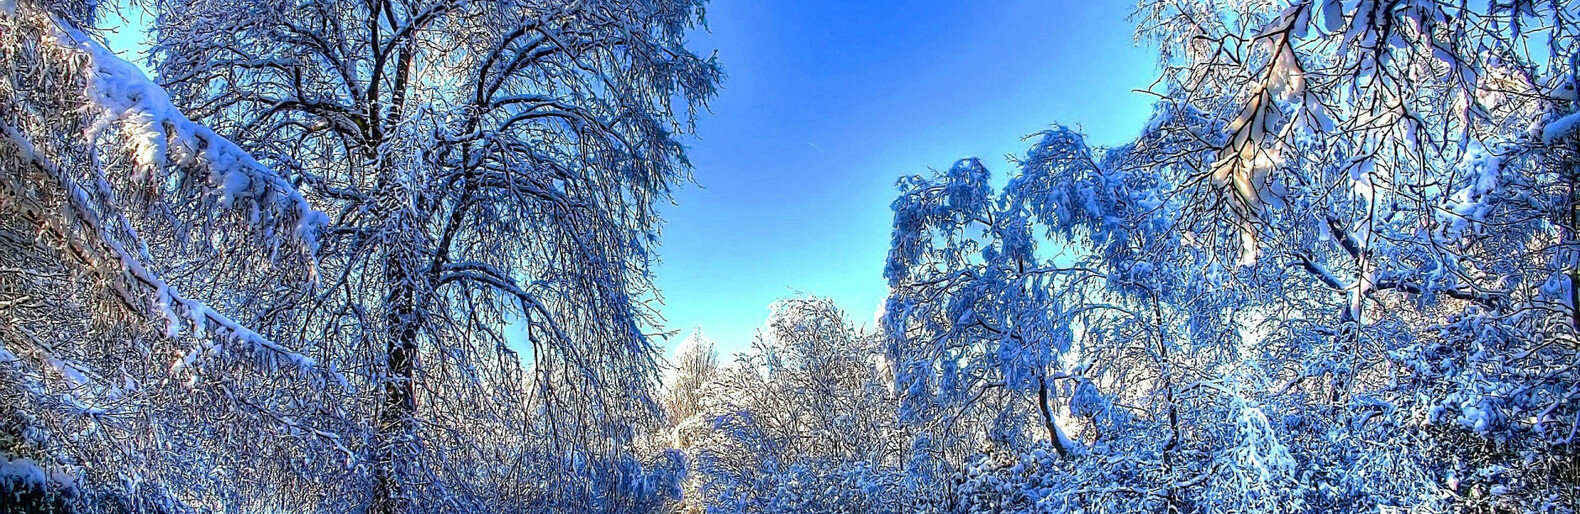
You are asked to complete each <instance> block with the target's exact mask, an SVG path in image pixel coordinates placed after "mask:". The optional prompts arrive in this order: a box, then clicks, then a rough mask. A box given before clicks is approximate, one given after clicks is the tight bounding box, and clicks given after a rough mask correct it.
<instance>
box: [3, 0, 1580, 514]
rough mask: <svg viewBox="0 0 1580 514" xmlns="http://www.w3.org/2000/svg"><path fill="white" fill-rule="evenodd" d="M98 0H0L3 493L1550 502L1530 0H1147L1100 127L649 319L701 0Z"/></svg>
mask: <svg viewBox="0 0 1580 514" xmlns="http://www.w3.org/2000/svg"><path fill="white" fill-rule="evenodd" d="M133 7H134V8H145V9H149V10H150V11H151V12H152V13H154V14H155V15H156V16H155V18H154V19H155V22H154V23H153V25H152V26H151V27H149V30H150V34H149V37H150V41H151V55H150V56H149V63H150V65H151V69H153V70H154V77H152V79H150V78H148V77H146V76H145V75H144V74H143V73H142V72H141V71H139V69H138V68H137V67H135V66H133V65H131V64H129V63H127V62H125V61H123V60H121V59H120V58H118V57H116V56H115V55H114V54H113V53H112V52H110V51H109V50H108V49H106V48H105V47H104V46H103V44H102V43H101V42H100V41H101V40H102V39H103V31H104V30H105V28H104V27H103V26H101V23H102V21H103V20H104V18H106V17H107V16H114V14H112V13H109V12H106V8H105V7H102V6H99V5H97V3H96V2H89V1H83V0H5V1H0V70H4V73H5V74H6V78H7V80H5V81H0V91H3V94H4V96H6V98H7V101H5V102H3V103H0V132H3V134H4V136H5V137H4V138H3V140H0V169H3V170H4V173H3V174H0V255H4V258H3V259H0V320H4V323H0V511H5V512H38V511H44V512H49V511H54V512H210V511H222V512H273V511H289V512H298V511H319V512H374V513H386V512H515V511H530V512H673V511H681V512H1071V513H1075V512H1116V513H1117V512H1270V513H1271V512H1396V511H1397V512H1403V511H1410V512H1574V511H1575V510H1576V509H1577V508H1580V496H1577V493H1576V489H1575V487H1574V484H1576V483H1580V453H1577V450H1576V447H1575V445H1576V442H1577V441H1576V437H1577V431H1580V380H1577V378H1580V340H1577V339H1576V334H1577V329H1580V309H1577V308H1576V299H1577V298H1580V246H1576V242H1575V239H1576V235H1577V231H1580V192H1577V191H1576V186H1577V185H1580V96H1577V93H1576V72H1577V66H1580V53H1577V50H1580V25H1577V24H1580V6H1577V5H1576V4H1575V3H1574V1H1573V0H1509V1H1506V2H1505V1H1497V2H1492V3H1489V4H1486V5H1469V4H1464V3H1458V2H1448V1H1439V0H1397V1H1385V0H1320V1H1318V0H1313V1H1288V0H1277V1H1246V2H1212V1H1201V0H1183V1H1177V2H1143V3H1141V4H1140V5H1139V6H1138V7H1137V9H1136V11H1135V13H1134V14H1133V16H1132V20H1133V21H1134V22H1135V24H1136V27H1137V28H1136V36H1137V41H1138V42H1139V43H1143V44H1146V45H1149V46H1150V47H1152V48H1155V49H1156V50H1157V52H1158V71H1159V73H1158V78H1157V80H1156V81H1155V82H1154V83H1152V84H1151V85H1150V86H1149V87H1148V88H1147V89H1146V93H1148V94H1149V95H1150V96H1148V98H1150V101H1151V102H1152V103H1153V114H1152V117H1151V119H1150V120H1149V121H1148V123H1147V124H1146V125H1145V126H1144V127H1138V132H1137V133H1138V136H1137V137H1136V138H1135V139H1134V140H1132V141H1130V142H1128V143H1125V144H1122V145H1117V146H1112V147H1102V146H1094V145H1090V144H1088V143H1087V141H1086V139H1085V138H1084V136H1083V135H1082V134H1081V133H1080V132H1079V130H1077V129H1073V128H1069V127H1065V126H1058V125H1055V126H1052V128H1050V129H1048V130H1046V131H1043V132H1040V133H1038V134H1034V135H1032V136H1030V137H1028V138H1027V141H1028V144H1029V148H1028V150H1027V151H1026V152H1025V153H1024V154H1023V155H1020V156H1016V157H1014V158H1013V159H1012V160H1010V161H1009V162H1006V163H1004V164H1002V165H999V164H993V163H984V162H983V161H980V160H977V159H962V160H960V161H958V162H956V163H953V165H952V166H950V167H948V168H947V169H944V170H935V171H929V172H927V173H924V174H920V175H916V176H908V177H904V178H902V179H901V180H899V181H898V184H897V186H898V192H897V194H896V196H895V199H894V201H893V204H892V205H893V211H894V218H893V235H892V239H891V241H890V251H889V254H888V259H887V262H886V263H885V265H884V267H883V268H882V269H881V270H877V269H875V270H873V272H874V273H882V275H883V276H884V277H885V278H886V279H887V280H888V285H889V296H888V298H887V300H886V301H885V303H884V305H883V307H882V309H881V311H880V312H879V313H878V316H877V318H876V320H875V323H873V324H872V325H870V326H868V325H858V324H857V323H854V322H853V321H851V319H850V317H849V316H848V315H846V314H845V313H844V312H843V311H841V310H840V309H839V308H838V307H837V306H835V305H834V304H833V303H832V302H831V301H829V300H827V299H823V298H817V297H804V298H793V299H786V300H782V301H780V302H778V303H775V304H774V305H773V306H772V314H771V315H770V317H769V318H768V319H767V321H766V322H765V323H764V325H763V326H762V328H761V329H759V330H758V332H757V335H756V337H755V338H754V340H753V341H752V342H751V345H750V348H749V349H748V350H746V351H744V352H742V353H739V354H736V355H730V356H721V355H719V354H718V352H717V351H716V350H715V349H714V346H713V343H712V342H710V341H708V340H707V339H706V338H705V337H704V336H702V335H701V334H700V333H697V334H693V335H692V337H690V338H688V339H687V340H685V341H684V342H683V343H681V345H680V347H679V348H678V349H677V351H676V353H675V356H674V358H672V359H669V360H665V359H663V358H662V349H661V346H660V344H661V337H660V335H659V334H662V333H664V330H666V328H665V327H663V326H662V323H661V319H662V318H661V316H659V314H660V311H661V309H662V296H661V291H657V290H656V289H655V288H654V286H653V283H652V265H653V262H654V260H655V259H656V256H655V252H656V250H657V244H658V241H659V240H660V237H659V231H660V228H661V225H662V223H661V220H660V219H659V217H658V215H657V213H656V212H655V207H656V206H657V205H660V204H662V203H663V202H668V201H671V196H670V193H671V190H672V189H673V188H675V187H684V186H685V185H686V183H687V182H688V181H689V179H690V171H691V170H690V164H689V162H688V161H687V160H686V156H685V148H684V145H683V144H682V141H684V138H685V137H687V135H688V134H690V133H692V131H693V130H694V124H695V122H696V121H697V119H698V118H699V117H700V116H701V115H702V114H703V113H705V111H706V107H707V103H708V101H709V100H710V99H712V98H713V97H714V96H715V95H717V94H719V93H720V91H721V87H722V85H723V78H724V71H723V67H721V65H720V63H718V62H717V61H716V60H715V59H713V58H712V57H709V56H705V55H704V54H703V53H700V51H699V50H698V49H696V48H692V47H690V46H688V41H687V35H688V34H689V33H691V32H692V31H695V30H702V29H703V25H702V22H703V18H704V14H705V4H704V2H702V1H699V0H640V1H612V0H577V1H572V0H504V1H497V2H476V1H467V0H285V1H275V0H266V1H254V0H149V1H142V2H133ZM1092 58H1093V62H1094V66H1100V56H1092ZM725 94H728V93H727V90H726V92H725ZM1050 121H1051V120H1050ZM1071 121H1078V120H1071ZM994 173H998V174H1000V175H999V176H998V178H995V175H994ZM682 208H684V206H682Z"/></svg>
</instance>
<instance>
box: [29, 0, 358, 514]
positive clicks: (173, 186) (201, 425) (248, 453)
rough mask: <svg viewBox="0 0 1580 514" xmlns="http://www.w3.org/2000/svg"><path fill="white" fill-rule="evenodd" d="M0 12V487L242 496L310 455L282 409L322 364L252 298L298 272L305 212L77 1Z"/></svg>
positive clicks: (317, 443)
mask: <svg viewBox="0 0 1580 514" xmlns="http://www.w3.org/2000/svg"><path fill="white" fill-rule="evenodd" d="M3 7H4V9H0V69H4V70H6V72H5V73H6V80H4V81H0V97H4V98H5V100H4V101H3V102H0V133H3V135H4V137H3V138H0V253H4V254H5V255H6V258H5V259H4V260H3V264H0V319H4V322H3V323H0V397H3V398H4V400H3V402H0V497H3V498H5V500H4V501H3V502H0V503H7V504H9V503H10V502H12V501H21V502H23V503H22V504H21V506H20V507H19V508H21V509H23V510H28V509H34V508H44V507H48V508H59V509H63V510H64V509H68V508H71V509H76V508H83V507H84V506H87V507H90V508H100V509H103V510H130V511H155V510H158V511H183V510H187V509H191V508H218V507H220V506H223V505H238V504H239V505H246V504H248V503H247V500H245V499H237V498H235V496H234V493H235V492H236V491H247V490H251V489H252V488H253V487H254V486H256V485H257V484H259V483H262V482H275V481H279V480H281V479H282V477H284V476H287V475H292V474H295V473H294V471H295V470H296V468H302V467H313V466H312V465H311V464H306V463H305V462H306V461H311V460H312V459H314V458H320V459H323V460H326V461H327V460H332V459H333V458H334V457H333V456H332V455H328V454H332V453H333V449H332V447H331V446H328V444H327V442H328V441H331V440H333V437H332V436H330V435H329V434H325V433H320V432H316V431H315V430H314V429H311V428H307V427H304V426H301V425H298V424H296V423H295V422H294V421H293V419H292V418H291V417H290V416H291V415H292V414H293V413H297V412H302V411H313V410H317V409H321V408H326V407H325V404H323V403H320V402H321V400H322V399H323V398H324V397H325V395H326V394H332V392H333V391H336V390H338V389H339V387H340V381H339V375H338V373H336V372H335V371H334V368H333V367H332V366H322V365H320V364H319V363H318V361H316V360H315V359H314V358H312V357H309V356H307V355H305V354H303V353H299V351H298V350H300V349H303V348H305V347H307V346H309V345H308V344H306V342H305V341H304V340H303V338H302V337H301V335H300V334H292V333H287V332H280V331H275V330H272V329H274V328H277V327H278V325H276V324H275V320H273V319H271V318H270V317H269V316H267V315H266V314H264V313H266V309H267V307H268V306H269V302H268V298H267V297H265V296H264V295H262V294H260V292H261V291H281V292H290V291H303V290H305V289H307V288H309V287H310V286H311V284H312V283H313V281H314V272H315V270H316V269H317V268H316V265H315V263H314V260H313V255H314V252H315V250H316V249H317V248H318V246H317V241H318V240H317V236H318V235H319V233H320V230H321V228H322V227H323V226H324V225H325V223H326V222H327V219H326V218H325V217H324V215H323V214H322V213H321V212H318V211H316V210H314V209H312V208H311V207H310V206H309V203H308V202H307V200H306V199H305V198H304V197H303V196H302V195H301V194H300V193H299V192H298V191H297V190H296V188H295V187H294V185H293V184H292V183H290V182H289V181H287V180H285V179H284V177H282V176H281V175H280V174H278V173H277V172H276V171H275V170H273V169H271V168H269V167H268V166H265V165H263V164H260V163H259V162H258V161H256V160H254V159H253V158H251V157H250V156H249V155H248V154H247V153H245V152H244V151H242V150H241V149H240V148H239V147H238V146H237V145H235V144H233V143H232V142H231V141H229V140H226V139H225V138H223V137H221V136H219V135H217V134H216V133H215V132H213V131H212V130H209V129H208V128H206V127H203V126H201V125H198V124H196V123H193V122H192V121H190V120H189V119H188V118H187V117H186V116H184V115H183V114H182V112H181V111H180V110H178V109H176V108H175V107H174V106H172V105H171V103H170V101H169V99H168V97H167V96H166V94H165V93H164V91H163V90H162V89H161V88H159V87H158V86H155V85H154V84H153V83H152V82H150V81H149V80H148V79H147V78H146V77H144V76H143V74H142V73H141V72H139V71H138V70H137V68H136V67H134V66H132V65H131V64H129V63H127V62H125V61H122V60H121V59H119V58H117V57H116V56H114V55H113V54H111V53H109V52H108V51H106V50H105V49H104V48H103V47H102V46H100V44H99V43H98V42H97V41H96V40H95V38H94V37H93V36H92V35H91V34H90V33H87V32H84V28H85V27H91V26H92V23H93V20H94V18H95V16H96V14H97V13H95V12H94V10H93V8H92V7H91V5H85V4H82V3H77V2H43V3H38V2H31V1H21V2H7V3H5V4H3ZM263 439H270V440H274V441H276V444H273V445H271V447H269V448H257V445H256V444H255V443H254V442H255V441H258V440H263ZM313 448H318V449H325V448H328V449H327V450H326V451H314V450H313ZM27 498H32V499H33V500H39V501H41V502H42V503H31V502H30V500H28V499H27Z"/></svg>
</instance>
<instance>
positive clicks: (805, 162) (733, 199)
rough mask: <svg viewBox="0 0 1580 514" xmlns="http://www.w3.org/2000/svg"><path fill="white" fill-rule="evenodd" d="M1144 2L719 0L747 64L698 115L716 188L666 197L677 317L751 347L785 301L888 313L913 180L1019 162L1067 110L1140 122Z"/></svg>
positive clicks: (1101, 134)
mask: <svg viewBox="0 0 1580 514" xmlns="http://www.w3.org/2000/svg"><path fill="white" fill-rule="evenodd" d="M1133 6H1134V4H1133V3H1129V2H1124V1H1116V0H1094V1H1087V2H1070V1H1051V0H1010V1H1002V2H963V1H930V0H923V1H890V0H881V1H863V2H854V1H838V0H815V1H807V0H800V1H797V0H715V1H714V2H712V3H710V4H709V5H708V26H709V28H710V32H706V33H698V34H697V35H696V36H695V37H694V38H693V41H692V48H694V49H697V50H698V51H701V52H704V53H705V52H707V51H712V50H714V49H717V51H718V55H719V60H720V61H721V62H722V64H723V66H724V68H725V72H726V73H727V75H728V78H727V79H726V81H725V84H724V87H723V89H722V91H721V92H720V94H719V96H718V98H717V99H715V101H714V102H713V103H712V107H713V109H712V110H713V115H711V116H707V117H704V118H703V119H701V120H700V121H699V123H698V132H699V138H698V139H696V140H693V141H691V143H690V145H691V153H690V157H691V160H692V164H693V165H695V170H694V174H695V176H696V180H697V182H698V183H699V184H701V187H696V186H692V187H687V188H684V189H682V190H680V191H678V193H677V194H676V195H675V202H676V205H673V206H667V208H665V209H663V214H664V216H665V218H666V219H667V220H668V224H667V225H666V226H665V228H664V232H663V245H662V247H661V248H660V252H659V253H660V255H661V257H662V259H663V262H662V263H661V264H660V265H659V266H658V268H657V270H656V272H657V284H658V286H659V288H660V290H661V291H662V292H663V295H664V298H665V300H666V301H665V306H664V310H663V314H664V316H665V318H667V322H668V328H670V329H679V330H680V333H679V334H678V335H677V336H676V337H675V338H673V339H672V340H670V341H669V342H668V343H667V345H666V346H668V347H669V348H673V347H674V346H675V345H677V344H678V343H679V341H680V340H681V339H683V338H684V337H685V336H686V334H687V333H689V332H690V331H691V330H692V328H693V327H696V326H702V327H703V332H704V333H705V334H706V335H707V336H708V337H709V338H711V339H714V340H715V341H717V342H718V344H719V347H720V349H721V353H724V354H728V353H730V352H733V351H737V350H741V349H744V348H745V347H747V346H748V345H749V343H750V341H751V337H752V335H753V333H754V331H755V329H756V327H758V326H759V325H761V324H762V322H763V321H764V319H765V318H766V317H767V315H768V306H769V304H770V303H772V302H773V301H774V300H776V299H779V298H786V297H791V296H795V295H798V294H815V295H819V296H826V297H829V298H832V299H833V300H834V301H835V302H836V303H838V304H839V305H840V306H841V307H842V308H844V309H845V310H846V311H848V312H849V313H850V315H851V317H852V318H853V319H855V320H856V322H857V323H858V324H863V323H865V324H870V323H871V320H872V316H873V313H874V312H875V311H876V308H877V306H878V304H879V302H881V301H882V299H883V297H884V296H885V295H886V294H887V292H888V290H887V285H886V284H885V282H884V280H883V262H884V256H885V254H886V253H887V252H888V245H889V233H890V222H891V221H892V214H891V211H890V210H889V202H890V201H892V200H893V198H894V196H895V193H896V190H895V188H894V182H895V179H897V178H898V177H900V176H902V175H906V174H913V173H921V172H925V171H927V170H928V169H929V168H940V169H945V168H948V167H949V165H950V164H951V163H953V162H954V161H955V160H956V159H959V158H962V157H968V156H977V157H981V158H982V159H983V160H984V162H986V163H987V164H988V165H989V167H990V169H992V170H993V172H994V173H995V174H996V175H997V176H999V177H1000V178H1002V176H1003V174H1005V173H1006V172H1007V171H1009V165H1008V164H1006V160H1005V158H1004V156H1005V155H1006V154H1015V155H1023V153H1024V151H1025V149H1026V147H1027V145H1028V143H1026V142H1024V141H1022V140H1021V138H1022V137H1023V136H1026V135H1028V134H1032V133H1035V132H1037V131H1039V130H1042V129H1044V128H1047V127H1048V126H1049V125H1051V124H1053V123H1055V122H1058V123H1064V124H1068V125H1072V126H1073V125H1079V126H1080V127H1081V128H1082V129H1083V130H1084V131H1085V132H1086V133H1087V134H1088V136H1089V137H1090V139H1091V141H1092V142H1093V143H1096V144H1116V143H1121V142H1124V141H1125V140H1128V139H1130V138H1132V137H1134V136H1135V135H1136V134H1137V133H1139V131H1140V128H1141V126H1142V124H1143V123H1144V122H1145V120H1146V117H1147V115H1148V113H1150V111H1151V107H1150V104H1151V102H1150V100H1149V98H1150V97H1148V96H1145V95H1141V94H1137V93H1134V92H1131V90H1132V89H1136V88H1145V87H1146V86H1147V85H1148V84H1150V83H1151V80H1152V78H1153V76H1154V73H1153V70H1154V65H1153V63H1154V57H1153V56H1154V54H1153V53H1152V51H1151V50H1149V49H1147V48H1145V47H1137V46H1135V45H1134V43H1133V38H1132V34H1133V32H1134V31H1133V29H1132V27H1131V25H1130V24H1129V23H1128V22H1127V21H1125V17H1126V16H1128V15H1129V14H1130V12H1131V10H1132V9H1133Z"/></svg>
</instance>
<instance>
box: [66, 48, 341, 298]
mask: <svg viewBox="0 0 1580 514" xmlns="http://www.w3.org/2000/svg"><path fill="white" fill-rule="evenodd" d="M52 21H54V24H55V30H54V34H55V43H56V44H57V45H59V46H60V47H62V48H64V49H68V50H71V51H75V52H80V53H81V54H82V55H85V56H86V57H87V58H88V67H87V69H86V72H85V73H86V75H87V77H88V80H87V90H86V91H85V95H86V98H87V102H88V109H89V110H90V112H95V113H96V114H97V117H96V118H94V119H92V120H90V121H91V123H90V124H89V126H88V128H87V132H86V134H85V136H86V137H87V138H88V140H89V141H92V140H95V139H97V138H98V136H99V135H100V134H102V133H103V132H104V131H105V130H106V129H108V128H110V127H112V126H117V127H118V128H119V129H120V130H122V131H123V132H124V134H125V137H126V138H127V139H128V141H129V144H130V148H129V150H130V151H131V154H132V156H133V158H134V159H135V162H136V164H137V171H136V172H135V173H134V174H133V176H132V179H133V180H134V181H136V182H142V183H147V182H149V181H155V182H154V183H157V181H158V180H160V179H162V178H163V177H158V176H155V171H156V170H159V169H162V168H165V167H169V166H195V167H198V168H202V169H207V170H208V177H207V184H208V187H209V188H210V189H211V190H212V191H213V192H214V193H215V194H217V195H218V196H219V198H220V205H221V206H222V207H226V208H230V207H241V206H243V205H244V204H245V203H246V202H251V205H252V206H253V207H255V209H254V211H253V222H254V223H256V224H258V226H259V227H260V228H261V229H262V230H263V231H264V233H265V234H267V237H268V239H269V242H270V243H271V246H273V245H277V244H278V243H279V241H278V240H276V239H275V234H276V230H275V228H274V227H276V226H290V227H291V228H292V233H294V235H295V237H296V238H297V240H298V242H300V243H301V244H302V246H303V247H304V248H305V249H306V254H307V255H308V256H309V257H308V258H309V259H311V255H312V254H313V252H314V251H315V250H317V246H318V243H317V234H318V232H319V230H320V229H321V228H322V227H323V226H324V225H325V224H327V223H328V221H329V218H328V217H327V216H325V215H324V213H322V212H319V211H317V210H314V209H313V208H312V207H311V206H310V205H308V203H307V199H306V198H304V197H303V196H302V194H301V193H300V192H298V191H297V190H296V188H295V187H294V186H292V185H291V183H290V182H287V181H286V180H285V179H284V178H282V177H281V176H280V175H279V174H277V173H275V172H274V170H272V169H270V168H269V167H268V166H265V165H263V164H262V163H259V162H258V161H257V160H256V159H253V158H252V156H251V155H249V154H248V153H247V152H245V151H243V150H242V149H241V148H239V147H237V146H236V145H235V143H232V142H230V140H228V139H225V138H224V137H222V136H220V135H218V134H216V133H215V132H214V131H213V130H211V129H209V128H208V127H205V126H203V125H199V124H197V123H195V122H193V121H191V120H189V119H187V117H186V116H185V115H183V114H182V113H181V111H180V110H179V109H177V108H176V107H175V106H174V105H172V104H171V103H170V96H169V94H167V93H166V92H165V90H164V88H161V87H159V85H157V84H154V83H153V82H152V81H150V80H148V78H147V77H146V76H144V75H143V73H142V71H141V70H139V69H137V67H136V66H134V65H132V64H131V63H129V62H126V61H125V60H122V59H121V58H120V57H117V56H116V55H115V54H113V53H111V52H110V51H109V50H107V49H105V47H104V46H103V45H101V44H99V43H98V42H97V41H94V40H93V39H92V38H90V37H88V35H87V34H84V33H83V32H82V31H80V30H77V29H76V28H74V27H72V26H71V25H70V24H68V23H65V22H62V21H61V20H59V19H58V18H52ZM310 265H311V264H310ZM314 267H315V268H316V266H314Z"/></svg>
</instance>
